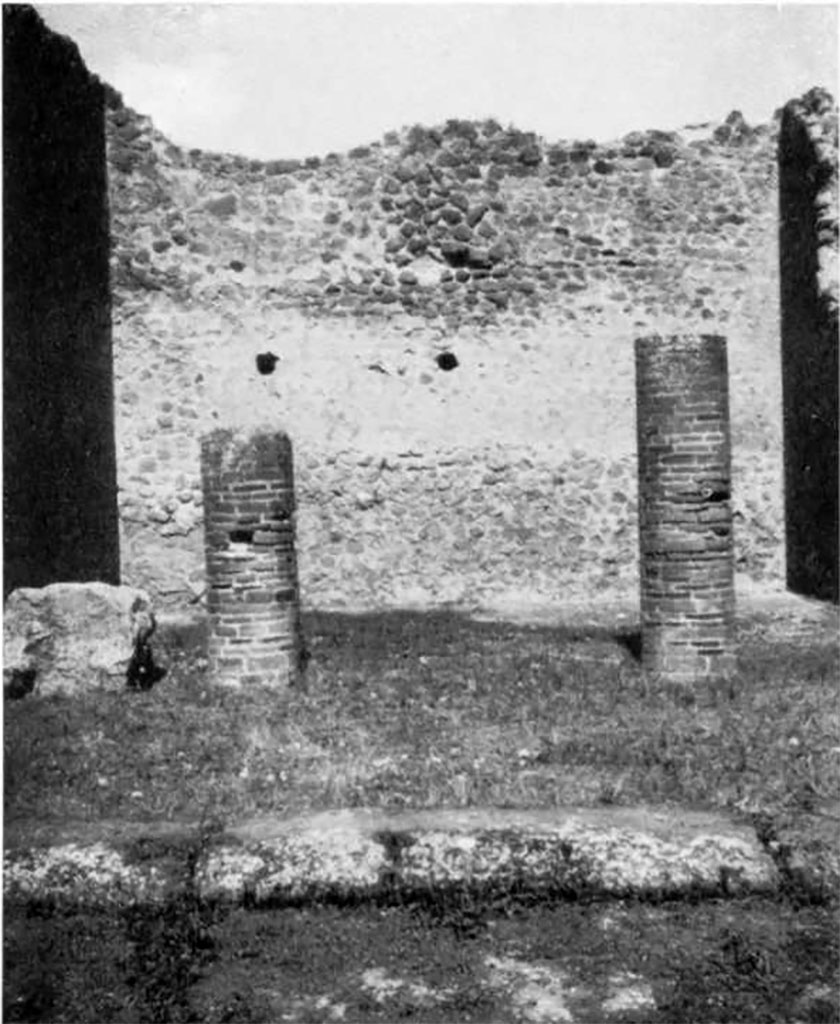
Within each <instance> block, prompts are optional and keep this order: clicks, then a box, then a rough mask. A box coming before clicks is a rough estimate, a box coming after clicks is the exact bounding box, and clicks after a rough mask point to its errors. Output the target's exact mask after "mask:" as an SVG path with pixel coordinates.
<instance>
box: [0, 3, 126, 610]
mask: <svg viewBox="0 0 840 1024" xmlns="http://www.w3.org/2000/svg"><path fill="white" fill-rule="evenodd" d="M104 109H105V89H104V87H103V85H102V83H101V82H99V80H98V79H97V78H95V77H94V76H93V75H91V74H89V73H88V71H87V69H86V68H85V65H84V63H83V62H82V59H81V57H80V56H79V52H78V50H77V48H76V46H75V45H74V44H73V43H72V42H71V41H70V40H68V39H64V38H62V37H60V36H56V35H54V34H53V33H52V32H50V31H49V30H48V29H47V28H46V27H45V25H44V24H43V22H42V21H41V19H40V18H39V16H38V15H37V14H36V13H35V11H34V10H33V9H32V8H30V7H25V6H22V5H15V4H5V5H4V6H3V458H4V465H3V499H4V500H3V523H4V576H3V586H4V596H5V595H7V594H8V593H9V592H10V591H12V590H14V589H15V588H17V587H21V586H27V587H39V586H42V585H44V584H49V583H52V582H54V581H57V580H64V581H67V580H77V581H80V580H102V581H106V582H110V583H117V582H119V572H120V564H119V557H120V556H119V547H118V543H119V523H118V509H117V465H116V452H115V444H114V386H113V368H112V360H111V322H110V295H109V270H108V259H109V222H108V185H107V176H106V164H105V158H106V154H105V117H104Z"/></svg>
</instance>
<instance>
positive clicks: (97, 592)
mask: <svg viewBox="0 0 840 1024" xmlns="http://www.w3.org/2000/svg"><path fill="white" fill-rule="evenodd" d="M154 628H155V620H154V616H153V614H152V610H151V603H150V600H149V597H148V595H147V594H146V593H145V592H144V591H142V590H136V589H135V588H134V587H115V586H110V585H109V584H107V583H51V584H49V586H46V587H41V588H34V587H21V588H20V589H19V590H15V591H13V592H12V593H11V594H10V595H9V598H8V600H7V601H6V605H5V609H4V616H3V685H4V690H5V692H6V693H7V694H8V695H10V696H22V695H23V694H24V693H27V692H29V691H31V692H33V693H36V694H39V695H41V696H46V695H48V694H53V693H66V694H77V693H82V692H86V691H88V690H94V689H99V688H103V689H107V690H122V689H123V688H124V687H125V685H126V672H127V671H128V667H129V664H130V663H131V659H132V657H133V656H134V654H135V651H136V650H137V649H138V647H139V646H141V645H142V644H144V643H145V642H146V641H147V640H148V638H149V637H150V636H151V634H152V632H153V631H154Z"/></svg>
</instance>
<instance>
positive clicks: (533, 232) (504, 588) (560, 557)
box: [109, 110, 783, 606]
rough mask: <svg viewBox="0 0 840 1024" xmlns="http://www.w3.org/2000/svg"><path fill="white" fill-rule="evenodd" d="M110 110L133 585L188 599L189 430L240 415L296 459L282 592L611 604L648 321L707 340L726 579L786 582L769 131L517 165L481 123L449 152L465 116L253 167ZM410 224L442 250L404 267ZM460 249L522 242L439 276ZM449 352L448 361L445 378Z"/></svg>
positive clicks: (195, 497)
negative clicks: (583, 597) (288, 440)
mask: <svg viewBox="0 0 840 1024" xmlns="http://www.w3.org/2000/svg"><path fill="white" fill-rule="evenodd" d="M116 119H117V120H121V121H122V125H116V124H115V118H114V117H111V120H110V126H109V132H110V136H109V137H110V146H111V193H112V224H113V226H114V232H115V248H114V257H113V266H112V270H113V275H114V276H113V280H114V289H115V302H116V306H115V311H114V332H115V335H114V336H115V344H116V373H117V394H118V405H117V415H118V429H117V436H118V446H119V451H120V464H119V472H120V507H121V519H122V537H121V540H122V552H123V570H124V573H125V574H126V577H127V579H128V580H130V581H131V582H137V583H138V584H142V585H143V586H145V587H147V588H149V589H150V590H151V591H152V592H153V593H154V594H155V595H156V596H157V598H158V600H159V601H160V602H162V603H163V604H170V603H171V604H186V603H189V602H191V601H192V602H197V601H200V600H201V595H202V593H203V590H204V580H203V557H202V545H201V539H200V538H201V524H202V516H203V511H202V495H201V488H200V485H199V482H198V440H197V439H198V437H199V435H200V434H201V433H204V432H207V431H209V430H212V429H213V428H214V427H217V426H223V425H224V424H225V423H228V422H236V421H237V417H238V415H239V413H240V412H241V410H242V409H243V408H244V407H248V408H253V409H254V410H255V413H256V411H259V413H260V415H261V416H262V417H263V419H265V418H266V417H268V419H269V420H270V421H272V422H277V423H278V424H282V425H283V428H284V429H286V430H287V431H288V432H289V434H290V436H291V437H292V439H293V441H294V444H295V449H296V452H297V454H298V466H297V473H298V497H299V517H298V541H299V553H300V579H301V592H302V600H303V601H304V603H305V604H309V605H351V606H352V605H357V604H362V605H365V606H370V605H374V604H377V603H387V604H394V603H403V602H408V601H410V600H414V599H416V600H418V601H425V602H427V603H428V602H432V601H439V600H447V599H450V598H451V599H453V600H454V599H455V598H458V599H464V600H473V599H475V600H480V599H481V598H482V597H485V596H488V595H497V594H499V593H503V592H508V591H513V590H517V591H527V592H529V593H532V594H535V595H536V596H539V597H542V598H544V599H548V600H556V599H558V597H561V596H566V595H567V596H574V595H575V594H578V593H581V592H583V593H586V592H591V590H592V589H593V588H595V587H597V588H602V587H603V588H604V589H610V588H612V587H620V588H632V587H634V586H636V585H637V580H638V576H637V570H636V565H635V563H636V556H637V551H636V544H637V537H636V532H635V531H636V524H635V518H634V516H635V500H636V471H635V441H634V436H635V427H634V407H633V402H634V390H633V389H634V385H633V348H632V344H633V338H634V337H635V336H637V335H638V334H639V333H640V331H644V330H658V331H662V332H665V333H670V332H674V333H682V332H690V333H703V332H706V331H721V332H723V331H724V330H725V332H726V333H727V334H728V336H729V342H730V345H729V356H730V372H731V403H732V438H733V455H732V458H733V486H734V496H733V515H734V518H735V522H736V527H737V529H736V550H735V558H736V568H737V569H738V571H739V572H743V573H746V574H748V575H749V576H751V577H752V578H754V579H757V580H767V581H772V582H778V581H779V580H781V579H782V575H783V549H782V537H783V532H782V531H783V527H782V486H781V440H780V438H781V417H780V408H781V397H780V396H781V383H780V365H779V343H778V318H779V277H778V273H779V267H778V255H777V243H778V217H777V198H776V164H775V145H776V132H777V127H776V125H775V124H771V125H769V126H766V127H761V128H758V129H749V128H747V127H746V126H744V125H743V123H742V120H739V119H738V118H737V117H734V116H733V117H731V118H728V119H727V123H726V124H723V125H719V126H718V127H717V128H715V127H714V126H709V127H708V128H707V129H706V130H704V132H703V133H701V134H703V135H704V137H703V138H699V139H694V138H691V137H690V136H689V135H686V136H685V137H684V138H678V137H671V136H667V137H666V136H664V135H662V134H661V133H636V134H635V135H634V136H633V137H630V138H628V139H627V140H622V141H621V142H619V143H616V144H611V145H608V144H598V145H596V146H594V148H593V147H592V146H588V145H578V144H573V143H557V144H548V143H545V142H544V141H543V140H537V143H538V146H539V148H540V149H539V151H540V154H541V158H540V160H539V161H538V162H537V163H531V162H529V161H531V160H532V157H533V153H534V151H533V148H529V147H530V146H531V143H532V142H533V141H534V140H533V139H530V137H529V138H527V139H526V138H524V136H525V135H527V133H520V134H519V135H515V134H510V133H506V132H502V133H501V135H499V132H498V131H496V130H495V129H494V128H493V126H492V125H491V126H489V127H487V126H478V128H476V129H475V132H477V134H476V135H475V138H474V139H473V141H470V140H469V138H468V139H466V140H461V141H459V133H460V134H464V133H466V135H467V136H470V134H471V133H470V131H468V129H467V128H466V127H464V126H463V125H461V126H460V127H457V126H456V127H451V128H450V129H448V130H447V131H443V132H440V133H438V134H440V135H441V141H440V144H439V145H438V144H437V143H436V142H435V137H434V134H433V135H432V136H431V138H430V139H429V138H426V137H425V136H424V135H423V134H422V132H419V130H418V131H414V130H412V131H408V132H406V131H403V132H401V133H393V134H391V135H389V136H387V137H386V138H385V139H384V140H383V141H382V142H381V143H379V144H376V145H372V146H370V147H367V148H365V150H364V151H361V150H360V151H359V152H356V151H354V155H339V156H330V157H328V158H324V159H321V160H312V161H305V162H295V161H290V162H285V163H282V164H279V163H276V164H265V163H260V162H257V161H248V160H245V159H243V158H240V157H232V156H225V155H218V154H217V155H214V154H206V153H199V152H197V151H196V152H191V153H189V154H188V153H185V152H184V151H182V150H179V149H178V147H176V146H172V145H171V143H169V141H168V140H166V139H164V138H163V136H161V135H160V134H159V133H157V132H156V131H155V130H154V128H153V126H152V125H151V123H150V122H149V121H148V119H143V118H138V117H137V116H136V115H134V114H133V113H132V112H128V111H125V110H124V111H123V112H122V113H119V114H117V117H116ZM126 126H128V127H131V128H132V131H134V130H135V129H136V131H137V134H136V135H135V136H134V137H133V138H132V139H130V140H128V141H126V138H125V137H124V135H123V136H121V135H118V134H117V128H118V127H119V128H125V127H126ZM695 134H696V133H695ZM497 136H498V137H497ZM529 139H530V141H529ZM493 140H495V142H494V141H493ZM132 147H133V148H132ZM424 147H425V148H424ZM517 147H518V148H517ZM468 151H470V152H474V153H477V154H478V155H479V156H482V160H479V161H478V162H477V166H478V167H479V169H480V171H481V177H480V178H475V177H470V174H472V173H473V172H472V170H470V168H471V166H472V165H471V164H469V163H465V162H464V161H465V160H466V155H465V154H467V152H468ZM514 151H515V153H516V154H519V156H521V155H522V154H523V153H524V154H525V158H524V159H522V160H520V158H519V156H516V157H515V159H514V160H513V161H512V160H511V159H510V156H511V153H512V152H514ZM127 153H128V155H126V154H127ZM459 154H460V155H459ZM563 154H566V156H567V157H568V159H565V158H564V156H563ZM657 154H658V156H657ZM584 157H585V159H584ZM672 158H673V159H672ZM599 161H601V164H600V165H598V162H599ZM603 163H608V164H610V165H611V166H610V168H609V169H605V168H604V166H603ZM596 165H598V166H596ZM561 167H562V168H566V169H565V170H562V171H558V168H561ZM599 168H600V169H599ZM427 175H428V176H429V177H430V180H428V181H427V180H426V177H427ZM436 175H437V177H435V176H436ZM444 191H447V192H448V194H447V195H446V196H444V195H443V192H444ZM391 202H393V203H394V204H395V206H394V209H392V210H389V209H386V207H388V205H389V203H391ZM398 202H399V204H402V205H399V206H398V205H396V204H397V203H398ZM412 204H414V205H412ZM417 204H419V205H417ZM421 206H422V210H421V209H420V207H421ZM450 207H451V209H450ZM485 207H486V209H485ZM436 211H446V212H445V213H440V214H436ZM395 213H399V215H400V218H401V219H400V223H399V224H396V223H394V224H393V225H391V224H390V222H389V219H388V218H389V217H391V216H392V215H394V214H395ZM458 213H460V216H461V220H458V219H457V216H456V215H457V214H458ZM433 214H435V215H436V218H437V219H436V220H434V223H426V221H427V219H431V218H432V216H433ZM421 221H422V222H423V223H422V226H421V227H420V228H419V229H418V230H415V231H413V232H412V233H410V234H409V233H408V228H406V231H405V232H402V231H401V230H400V229H401V226H402V225H403V223H405V222H409V223H416V224H418V225H420V224H421ZM365 224H366V225H367V226H365ZM464 225H465V226H466V228H465V230H466V229H469V231H471V232H472V236H471V239H472V240H471V241H469V242H466V241H464V242H463V243H461V242H459V240H458V239H457V238H456V237H455V230H456V228H459V227H464ZM392 227H393V229H394V230H395V231H399V233H400V238H402V239H403V240H404V241H403V242H401V243H400V247H399V248H397V247H396V240H395V243H394V246H392V247H390V248H389V246H388V242H389V239H390V238H391V235H390V234H389V232H390V231H391V229H392ZM433 229H434V230H433ZM383 230H384V232H385V234H384V235H383V234H382V231H383ZM418 231H419V232H420V233H421V234H423V233H424V234H425V237H426V238H427V239H432V236H433V235H434V236H435V237H434V239H432V241H428V242H427V244H426V249H425V251H420V249H419V248H418V247H417V246H418V245H419V242H418V243H415V249H416V251H412V250H411V249H410V248H409V246H408V241H411V240H412V239H413V238H415V236H416V235H417V234H418ZM482 232H483V235H482V237H485V236H486V238H487V239H489V238H490V234H491V233H495V235H494V237H495V236H496V235H499V236H507V237H508V241H510V242H511V243H515V244H512V245H511V247H510V248H508V249H506V250H504V251H503V250H502V249H498V250H494V253H493V255H492V258H491V256H490V255H489V253H488V264H489V265H488V266H484V265H478V262H476V261H475V260H473V261H472V263H471V262H470V259H471V257H470V258H467V261H466V263H465V264H464V265H463V266H456V265H453V264H452V260H453V259H454V263H455V264H457V263H458V262H459V260H460V259H461V257H459V256H458V255H457V254H455V250H454V249H453V248H452V247H451V246H452V245H453V244H455V243H457V244H464V245H476V246H478V245H479V241H478V240H477V239H476V236H478V235H479V234H480V233H482ZM461 234H464V231H463V230H462V231H461ZM405 240H408V241H405ZM444 243H447V244H446V245H444ZM488 248H489V246H488ZM447 252H448V253H449V254H450V256H449V258H448V257H447V255H446V253H447ZM453 254H454V255H453ZM497 257H498V258H497ZM479 262H480V261H479ZM515 282H518V284H517V287H513V283H515ZM501 290H506V292H507V295H508V301H507V304H506V306H505V304H504V303H503V302H499V303H497V302H496V301H494V299H493V297H492V296H496V297H497V298H499V297H501ZM488 296H490V297H488ZM491 307H492V308H491ZM268 349H270V350H271V351H273V352H276V353H277V354H278V355H279V356H280V357H281V361H280V363H279V365H278V368H277V371H276V373H275V374H274V375H273V376H272V377H271V378H265V379H260V378H259V377H258V376H257V375H256V374H255V372H254V370H253V360H254V355H255V354H256V353H258V352H261V351H266V350H268ZM443 350H450V351H454V352H455V354H456V355H457V357H458V360H459V366H458V368H457V369H456V370H454V371H453V372H451V373H449V374H443V373H441V372H440V371H439V370H438V368H437V366H436V365H435V362H434V357H435V355H436V354H438V353H439V352H441V351H443ZM272 389H273V390H272ZM412 450H413V451H416V452H419V453H420V457H419V458H416V459H414V460H412V459H411V458H410V457H408V456H406V455H405V453H406V452H408V451H412ZM500 453H501V455H500ZM494 460H495V461H497V462H498V461H501V462H503V463H505V464H506V465H507V467H508V468H507V470H506V471H505V472H504V473H501V474H500V473H495V472H494V471H493V470H492V468H491V463H492V462H493V461H494ZM383 461H385V462H386V464H387V466H388V467H390V466H391V464H392V463H393V464H394V465H395V466H396V467H397V468H396V469H393V470H392V469H390V468H384V469H381V468H380V467H381V466H382V464H383ZM409 463H412V465H413V466H414V467H415V468H411V469H408V468H407V465H408V464H409ZM415 464H416V465H415ZM558 479H563V480H565V481H566V483H565V484H564V485H559V484H558V483H557V482H556V481H557V480H558ZM485 480H486V481H491V480H492V481H493V482H492V483H490V482H482V481H485ZM616 481H618V483H616ZM526 495H527V496H528V497H527V498H526ZM616 496H618V497H616ZM479 531H481V532H480V533H479ZM425 537H437V544H436V546H435V547H434V548H427V549H426V550H423V543H424V538H425ZM602 556H603V557H602Z"/></svg>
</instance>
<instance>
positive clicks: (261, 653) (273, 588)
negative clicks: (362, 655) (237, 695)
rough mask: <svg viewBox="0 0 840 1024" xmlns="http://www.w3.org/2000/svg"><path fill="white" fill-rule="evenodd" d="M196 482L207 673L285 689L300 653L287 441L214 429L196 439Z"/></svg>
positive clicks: (291, 479) (282, 437) (276, 436)
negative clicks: (204, 578)
mask: <svg viewBox="0 0 840 1024" xmlns="http://www.w3.org/2000/svg"><path fill="white" fill-rule="evenodd" d="M201 479H202V487H203V491H204V516H205V520H204V524H205V525H204V531H205V553H206V558H207V584H208V591H207V593H208V609H209V613H210V638H209V648H208V659H209V670H210V673H211V677H212V678H213V679H214V680H215V681H216V682H221V683H226V684H229V685H234V686H239V685H243V684H245V685H251V684H259V685H264V686H271V687H276V688H285V687H287V686H289V685H290V684H292V683H294V682H295V681H296V679H297V677H298V674H299V672H300V669H301V655H302V643H301V633H300V604H299V595H298V580H297V564H296V560H295V537H294V507H295V496H294V472H293V465H292V445H291V441H290V440H289V438H288V437H287V435H286V434H283V433H279V432H272V431H260V430H256V431H249V430H239V431H237V430H216V431H213V433H211V434H208V435H206V436H205V437H203V438H202V440H201Z"/></svg>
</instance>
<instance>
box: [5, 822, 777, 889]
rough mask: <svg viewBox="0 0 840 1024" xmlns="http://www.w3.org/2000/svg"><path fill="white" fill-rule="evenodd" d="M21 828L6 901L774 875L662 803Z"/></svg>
mask: <svg viewBox="0 0 840 1024" xmlns="http://www.w3.org/2000/svg"><path fill="white" fill-rule="evenodd" d="M22 837H23V833H19V835H18V838H17V840H12V841H11V842H10V837H9V835H8V833H7V837H6V839H7V850H6V853H5V857H4V875H3V887H4V896H5V898H6V899H7V900H17V899H24V900H28V899H38V898H67V899H70V900H74V901H80V902H86V903H88V902H89V903H94V904H110V903H123V902H136V901H158V900H162V899H165V898H167V897H168V896H171V895H172V894H173V893H175V892H177V891H179V890H185V889H188V890H189V891H190V892H192V893H193V894H195V895H196V896H197V897H199V898H201V899H218V900H222V901H232V902H235V903H243V904H245V905H248V906H256V905H260V904H271V905H282V904H284V903H294V904H299V903H301V902H306V901H315V900H323V899H350V900H356V899H369V898H381V897H391V898H398V897H400V896H403V895H417V894H421V895H422V894H424V893H425V894H427V893H434V892H435V891H450V890H453V889H476V890H480V889H487V888H491V889H494V890H500V889H504V890H507V891H513V890H515V891H521V892H525V891H537V892H546V893H548V892H552V893H558V894H566V895H575V896H603V897H622V896H640V897H669V898H672V897H680V896H743V895H746V894H749V893H773V892H775V891H777V890H778V888H779V886H780V882H781V879H780V877H779V872H778V870H777V868H776V865H775V864H774V862H773V859H772V857H771V856H770V855H769V853H768V852H767V851H766V850H765V849H764V848H763V846H762V844H761V843H760V841H759V839H758V837H757V836H756V834H755V831H754V830H753V829H752V828H751V827H750V826H749V825H745V824H741V823H737V822H735V821H733V820H732V819H730V818H728V817H726V816H725V815H721V814H714V813H706V812H697V811H682V810H676V809H675V810H662V809H650V808H603V809H573V808H563V809H559V810H497V809H485V810H481V809H465V810H429V811H418V812H405V813H384V812H380V811H375V810H363V809H359V810H341V811H328V812H322V813H319V814H311V815H306V816H302V817H297V818H290V819H279V818H270V817H267V818H260V819H254V820H251V821H248V822H243V823H241V824H239V825H237V826H235V827H230V828H227V829H225V830H224V831H222V832H216V833H208V832H206V831H205V832H202V830H201V828H200V827H198V826H197V825H195V824H192V825H190V824H181V825H177V824H171V823H167V824H156V825H146V826H144V825H142V824H136V823H132V824H121V823H118V822H110V823H102V824H98V825H82V826H78V827H76V828H74V827H73V826H67V827H64V828H61V829H58V830H57V829H34V830H32V832H31V833H30V835H29V840H28V841H24V840H23V838H22Z"/></svg>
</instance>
